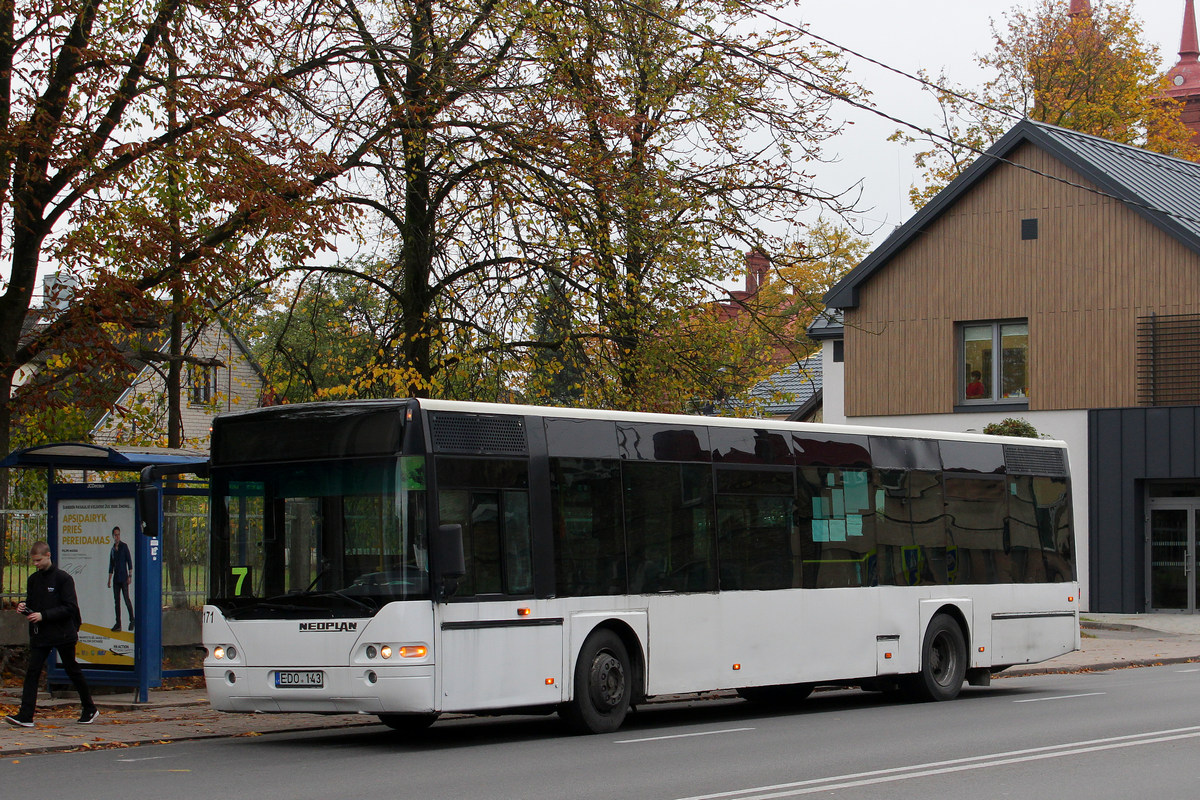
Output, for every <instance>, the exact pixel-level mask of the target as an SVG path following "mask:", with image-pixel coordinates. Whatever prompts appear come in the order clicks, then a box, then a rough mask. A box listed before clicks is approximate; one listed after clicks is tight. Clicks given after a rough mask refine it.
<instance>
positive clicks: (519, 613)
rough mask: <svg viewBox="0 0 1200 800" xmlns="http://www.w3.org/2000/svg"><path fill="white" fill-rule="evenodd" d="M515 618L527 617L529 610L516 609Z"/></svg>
mask: <svg viewBox="0 0 1200 800" xmlns="http://www.w3.org/2000/svg"><path fill="white" fill-rule="evenodd" d="M517 616H518V617H528V616H529V609H528V608H518V609H517Z"/></svg>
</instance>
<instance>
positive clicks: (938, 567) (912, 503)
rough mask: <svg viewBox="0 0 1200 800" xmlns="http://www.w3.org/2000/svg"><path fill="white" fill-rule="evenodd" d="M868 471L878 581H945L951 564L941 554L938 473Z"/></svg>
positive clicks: (942, 529) (943, 526)
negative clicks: (875, 538)
mask: <svg viewBox="0 0 1200 800" xmlns="http://www.w3.org/2000/svg"><path fill="white" fill-rule="evenodd" d="M872 476H873V483H872V490H873V494H874V496H875V519H876V524H877V529H876V536H877V541H878V545H879V547H878V553H879V582H880V584H882V585H885V586H918V585H928V584H942V583H947V582H948V581H949V580H950V572H951V570H953V569H955V568H956V566H955V565H954V564H952V563H948V560H947V559H948V555H947V552H946V521H945V510H944V498H943V493H942V482H941V474H940V473H939V472H932V471H924V470H911V471H905V470H900V469H879V470H873V471H872Z"/></svg>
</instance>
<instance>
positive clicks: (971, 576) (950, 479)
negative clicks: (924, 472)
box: [944, 472, 1009, 584]
mask: <svg viewBox="0 0 1200 800" xmlns="http://www.w3.org/2000/svg"><path fill="white" fill-rule="evenodd" d="M944 480H945V485H946V526H947V531H948V535H949V550H950V552H952V553H953V558H954V564H955V567H956V569H955V570H954V571H953V573H952V574H951V579H952V582H953V583H960V584H961V583H997V582H1000V581H1001V580H1007V579H1008V575H1009V561H1008V556H1007V554H1006V553H1005V552H1004V540H1005V536H1004V531H1005V527H1006V517H1007V513H1006V507H1007V503H1006V502H1005V495H1006V494H1007V493H1008V484H1007V482H1006V481H1005V479H1004V477H1003V476H999V475H978V474H954V473H950V472H948V473H946V475H945V478H944Z"/></svg>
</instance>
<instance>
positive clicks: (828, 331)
mask: <svg viewBox="0 0 1200 800" xmlns="http://www.w3.org/2000/svg"><path fill="white" fill-rule="evenodd" d="M843 328H844V324H843V321H842V310H841V309H840V308H827V309H825V310H824V311H822V312H821V313H820V314H817V316H816V318H814V319H813V321H812V322H810V323H809V325H808V335H809V338H811V339H816V340H817V341H821V340H823V339H841V338H842V337H843V336H844V335H845V333H844V330H843Z"/></svg>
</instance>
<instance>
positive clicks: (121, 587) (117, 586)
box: [113, 582, 133, 625]
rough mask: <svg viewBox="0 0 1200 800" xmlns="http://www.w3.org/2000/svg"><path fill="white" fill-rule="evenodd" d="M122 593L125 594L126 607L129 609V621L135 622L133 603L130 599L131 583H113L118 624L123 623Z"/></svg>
mask: <svg viewBox="0 0 1200 800" xmlns="http://www.w3.org/2000/svg"><path fill="white" fill-rule="evenodd" d="M121 595H125V608H127V609H129V621H130V622H133V603H131V602H130V601H129V583H128V582H126V583H116V582H114V583H113V607H114V608H115V609H116V613H117V625H120V624H121Z"/></svg>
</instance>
